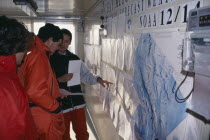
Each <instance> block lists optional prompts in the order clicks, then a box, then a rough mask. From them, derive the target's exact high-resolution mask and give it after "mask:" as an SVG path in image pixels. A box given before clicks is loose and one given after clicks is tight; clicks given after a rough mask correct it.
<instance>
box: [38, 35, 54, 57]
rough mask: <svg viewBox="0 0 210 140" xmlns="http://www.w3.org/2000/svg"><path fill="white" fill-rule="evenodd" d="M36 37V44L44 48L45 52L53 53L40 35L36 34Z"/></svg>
mask: <svg viewBox="0 0 210 140" xmlns="http://www.w3.org/2000/svg"><path fill="white" fill-rule="evenodd" d="M35 39H36V44H37V46H38V47H39V48H40V49H42V50H44V51H45V52H48V53H49V54H52V52H51V51H50V49H49V48H48V47H47V45H45V44H44V42H43V41H42V40H41V39H40V38H39V37H38V36H36V37H35Z"/></svg>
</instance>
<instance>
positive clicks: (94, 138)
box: [70, 111, 99, 140]
mask: <svg viewBox="0 0 210 140" xmlns="http://www.w3.org/2000/svg"><path fill="white" fill-rule="evenodd" d="M88 114H89V113H88V111H86V119H87V127H88V133H89V140H99V139H98V137H97V133H96V131H95V129H94V125H93V123H92V121H91V118H90V117H89V115H88ZM70 134H71V139H72V140H76V138H75V133H74V131H73V129H72V125H71V127H70Z"/></svg>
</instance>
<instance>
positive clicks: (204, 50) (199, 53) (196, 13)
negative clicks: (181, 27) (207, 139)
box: [182, 7, 210, 123]
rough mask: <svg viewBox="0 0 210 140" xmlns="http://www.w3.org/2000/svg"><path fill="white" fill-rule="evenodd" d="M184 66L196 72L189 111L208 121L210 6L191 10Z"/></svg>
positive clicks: (186, 69)
mask: <svg viewBox="0 0 210 140" xmlns="http://www.w3.org/2000/svg"><path fill="white" fill-rule="evenodd" d="M182 68H183V70H185V71H188V72H194V73H195V77H194V85H193V86H194V88H193V89H194V90H193V94H192V98H191V104H190V106H189V107H188V113H190V114H191V115H193V116H195V117H196V118H198V119H200V120H202V121H204V122H205V123H207V122H208V121H209V120H210V108H209V101H210V96H209V93H210V86H209V83H210V7H204V8H199V9H194V10H191V11H190V12H189V20H188V27H187V33H186V38H185V40H184V47H183V61H182ZM189 110H190V111H189Z"/></svg>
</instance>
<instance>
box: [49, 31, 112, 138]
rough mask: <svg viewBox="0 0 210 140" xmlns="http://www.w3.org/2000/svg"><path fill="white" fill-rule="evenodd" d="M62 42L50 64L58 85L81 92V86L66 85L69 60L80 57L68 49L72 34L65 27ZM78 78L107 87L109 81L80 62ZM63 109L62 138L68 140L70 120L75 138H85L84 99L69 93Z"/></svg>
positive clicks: (74, 91) (69, 76)
mask: <svg viewBox="0 0 210 140" xmlns="http://www.w3.org/2000/svg"><path fill="white" fill-rule="evenodd" d="M62 33H63V43H62V46H61V47H60V48H59V50H58V51H56V52H55V53H54V54H53V55H52V56H51V58H50V61H51V66H52V68H53V70H54V71H55V73H56V77H57V80H58V82H59V87H60V88H61V89H65V90H67V91H69V92H71V93H72V94H74V93H81V92H82V90H81V86H80V84H79V85H74V86H70V87H68V86H67V81H69V80H71V78H72V76H73V75H72V74H71V73H70V74H69V73H68V67H69V66H68V65H69V61H72V60H80V58H79V57H78V56H77V55H75V54H73V53H71V52H70V51H68V50H67V49H68V46H69V45H70V44H71V40H72V34H71V32H70V31H69V30H67V29H62ZM80 80H81V82H82V83H84V84H90V85H92V84H98V83H100V84H101V85H102V86H103V87H109V85H110V84H112V83H110V82H108V81H106V80H103V79H102V78H101V77H100V76H97V75H94V74H93V73H91V72H90V70H89V69H88V68H87V66H86V65H85V64H84V63H83V62H82V63H81V69H80ZM62 104H63V110H64V121H65V127H66V131H65V134H64V136H63V140H70V134H69V131H70V122H72V127H73V130H74V132H75V134H76V138H77V140H87V139H88V137H89V134H88V132H87V125H86V118H85V109H84V107H85V100H84V97H83V96H82V95H77V96H76V95H69V96H67V97H65V98H63V99H62Z"/></svg>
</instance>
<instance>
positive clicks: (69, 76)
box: [57, 73, 73, 82]
mask: <svg viewBox="0 0 210 140" xmlns="http://www.w3.org/2000/svg"><path fill="white" fill-rule="evenodd" d="M72 77H73V73H68V74H64V75H62V76H61V77H58V78H57V80H58V81H59V82H68V81H69V80H71V79H72Z"/></svg>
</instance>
